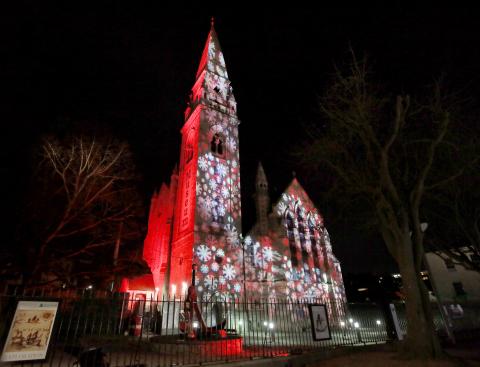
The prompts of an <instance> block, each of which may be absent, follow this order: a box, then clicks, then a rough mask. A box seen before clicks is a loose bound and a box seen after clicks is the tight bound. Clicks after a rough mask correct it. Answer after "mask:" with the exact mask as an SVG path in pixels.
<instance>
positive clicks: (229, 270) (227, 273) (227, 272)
mask: <svg viewBox="0 0 480 367" xmlns="http://www.w3.org/2000/svg"><path fill="white" fill-rule="evenodd" d="M223 276H224V277H225V278H226V279H228V280H232V279H233V278H235V268H234V267H233V265H230V264H225V265H223Z"/></svg>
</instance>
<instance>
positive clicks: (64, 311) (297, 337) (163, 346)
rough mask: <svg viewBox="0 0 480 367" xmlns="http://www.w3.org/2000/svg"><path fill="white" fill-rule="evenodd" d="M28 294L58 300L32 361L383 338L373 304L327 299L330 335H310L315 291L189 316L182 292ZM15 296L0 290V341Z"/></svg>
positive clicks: (276, 352) (236, 352) (66, 362)
mask: <svg viewBox="0 0 480 367" xmlns="http://www.w3.org/2000/svg"><path fill="white" fill-rule="evenodd" d="M26 296H29V297H31V298H33V299H37V300H42V299H51V298H57V299H60V300H61V303H60V309H59V311H58V313H57V321H56V328H55V330H54V333H53V334H52V337H51V342H50V352H49V354H48V358H47V359H46V360H45V361H43V362H38V363H35V364H32V363H30V362H29V363H28V364H30V365H48V366H68V367H70V366H79V367H87V366H101V367H106V366H107V364H108V365H109V366H110V367H116V366H134V365H136V366H140V365H144V366H155V367H157V366H174V365H194V364H195V365H198V364H202V363H208V362H220V361H231V360H239V359H253V358H267V357H275V356H285V355H289V354H298V353H303V352H308V351H311V350H316V349H320V348H331V347H336V346H355V345H365V344H371V343H384V342H385V341H386V340H387V331H386V328H385V325H386V323H385V318H384V315H383V312H382V311H381V310H380V308H379V307H377V306H376V305H375V304H349V305H347V306H346V307H345V309H341V310H340V312H339V311H338V307H327V308H328V309H329V312H328V316H329V328H330V337H331V338H330V339H328V340H322V341H314V340H313V337H312V329H311V321H310V315H309V310H308V304H309V303H319V302H316V301H315V300H313V299H309V300H296V301H292V300H272V299H267V300H249V299H247V300H229V301H226V300H219V299H216V300H214V299H210V300H209V301H203V302H199V303H198V309H199V310H200V317H198V316H197V315H196V316H194V317H193V319H192V320H190V321H189V320H187V319H186V316H187V315H185V312H184V310H185V300H184V299H183V297H180V298H179V297H175V298H164V299H133V298H129V295H128V294H126V293H123V294H112V295H107V294H102V295H99V294H96V295H93V294H89V293H88V292H87V293H84V294H76V293H68V294H67V293H48V292H43V293H41V294H33V295H32V294H27V295H26ZM20 298H21V297H20ZM17 299H19V296H18V295H4V296H1V298H0V307H1V309H0V312H2V315H5V317H3V319H2V321H1V326H0V327H1V329H0V331H1V332H2V334H3V335H4V339H3V341H4V340H5V337H6V333H7V332H8V330H7V329H8V328H9V327H10V322H11V320H12V317H13V313H12V312H13V309H14V307H12V304H14V303H16V300H17ZM334 309H335V310H336V311H332V310H334ZM189 330H190V332H189ZM189 336H190V337H193V336H194V338H190V337H189ZM3 341H2V345H3ZM19 347H21V343H19Z"/></svg>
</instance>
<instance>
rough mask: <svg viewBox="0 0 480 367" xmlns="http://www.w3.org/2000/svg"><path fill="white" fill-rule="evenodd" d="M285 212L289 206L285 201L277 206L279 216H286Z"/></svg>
mask: <svg viewBox="0 0 480 367" xmlns="http://www.w3.org/2000/svg"><path fill="white" fill-rule="evenodd" d="M285 210H287V205H286V204H285V203H284V202H283V201H281V202H280V203H279V204H278V206H277V214H278V215H283V214H285Z"/></svg>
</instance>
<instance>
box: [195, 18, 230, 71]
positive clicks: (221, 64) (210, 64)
mask: <svg viewBox="0 0 480 367" xmlns="http://www.w3.org/2000/svg"><path fill="white" fill-rule="evenodd" d="M207 68H208V70H210V71H215V68H217V69H221V70H222V71H223V73H222V74H224V75H222V76H224V77H225V78H228V76H227V69H226V66H225V60H224V58H223V53H222V49H221V48H220V42H219V41H218V37H217V32H215V27H214V25H213V19H212V23H211V27H210V32H209V33H208V37H207V42H206V43H205V47H204V48H203V53H202V58H201V59H200V65H199V66H198V70H197V75H196V78H197V79H198V77H199V76H200V74H201V73H202V72H203V71H204V70H205V69H207ZM217 72H218V70H217Z"/></svg>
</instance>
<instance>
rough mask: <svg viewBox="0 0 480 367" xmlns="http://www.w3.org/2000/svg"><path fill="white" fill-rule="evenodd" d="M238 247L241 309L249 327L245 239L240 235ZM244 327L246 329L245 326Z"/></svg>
mask: <svg viewBox="0 0 480 367" xmlns="http://www.w3.org/2000/svg"><path fill="white" fill-rule="evenodd" d="M240 246H241V247H242V267H243V269H242V272H243V308H244V312H245V314H246V316H247V325H250V317H249V314H248V307H247V276H246V270H245V246H246V244H245V239H244V238H243V235H242V234H241V233H240ZM245 327H247V326H246V325H245Z"/></svg>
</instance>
